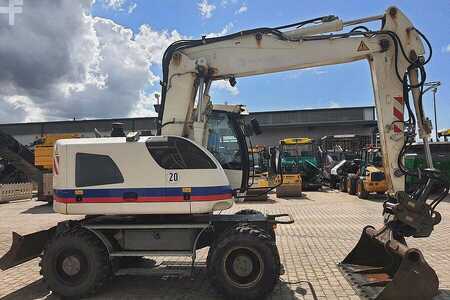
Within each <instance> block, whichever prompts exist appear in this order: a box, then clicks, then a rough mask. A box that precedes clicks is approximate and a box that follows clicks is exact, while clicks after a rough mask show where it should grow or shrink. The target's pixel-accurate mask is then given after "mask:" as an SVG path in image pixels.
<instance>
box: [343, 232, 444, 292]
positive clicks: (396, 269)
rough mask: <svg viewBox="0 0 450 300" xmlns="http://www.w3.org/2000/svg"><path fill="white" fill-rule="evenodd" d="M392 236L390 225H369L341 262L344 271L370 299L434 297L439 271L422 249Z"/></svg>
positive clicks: (353, 283) (356, 287)
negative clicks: (432, 266)
mask: <svg viewBox="0 0 450 300" xmlns="http://www.w3.org/2000/svg"><path fill="white" fill-rule="evenodd" d="M392 236H393V234H392V232H391V231H390V230H389V229H388V228H386V227H383V228H382V229H380V230H378V231H377V230H375V228H374V227H372V226H367V227H365V228H364V230H363V233H362V235H361V238H360V239H359V241H358V243H357V244H356V246H355V248H354V249H353V250H352V251H351V252H350V253H349V254H348V255H347V257H346V258H345V259H344V260H343V261H342V262H341V263H339V267H340V269H341V271H342V272H343V273H344V275H345V277H346V278H347V280H349V282H350V283H351V285H352V286H353V287H354V288H355V289H356V290H357V292H358V293H359V294H360V295H361V296H363V297H365V298H368V299H376V300H389V299H396V300H397V299H399V300H406V299H408V300H419V299H420V300H426V299H432V298H433V297H434V296H436V295H437V294H438V289H439V280H438V277H437V275H436V273H435V271H434V270H433V269H432V268H431V267H430V266H429V265H428V263H427V262H426V261H425V259H424V258H423V255H422V252H421V251H420V250H418V249H415V248H408V246H407V245H406V242H405V241H404V239H403V238H399V239H393V238H392Z"/></svg>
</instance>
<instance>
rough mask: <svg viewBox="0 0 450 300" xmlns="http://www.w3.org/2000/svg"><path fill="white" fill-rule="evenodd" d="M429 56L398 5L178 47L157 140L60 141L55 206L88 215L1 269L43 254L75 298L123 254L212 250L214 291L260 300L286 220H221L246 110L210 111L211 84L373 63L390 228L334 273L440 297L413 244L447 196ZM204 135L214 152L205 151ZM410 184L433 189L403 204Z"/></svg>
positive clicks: (46, 272)
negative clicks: (435, 158) (430, 112)
mask: <svg viewBox="0 0 450 300" xmlns="http://www.w3.org/2000/svg"><path fill="white" fill-rule="evenodd" d="M371 22H379V23H380V24H381V26H380V29H377V30H371V29H369V28H368V27H367V26H368V25H367V24H368V23H371ZM423 42H425V43H426V45H427V46H428V48H429V52H428V55H426V52H425V49H424V45H423ZM430 58H431V45H430V43H429V42H428V40H427V39H426V38H425V36H424V35H423V34H422V33H421V32H420V31H419V30H418V29H417V28H415V27H414V25H413V24H412V23H411V21H410V20H409V19H408V18H407V17H406V16H405V15H404V14H403V13H402V12H401V11H400V10H399V9H398V8H396V7H390V8H388V9H387V10H386V12H385V13H384V14H382V15H378V16H372V17H367V18H362V19H356V20H351V21H342V20H341V19H339V18H338V17H335V16H324V17H319V18H315V19H311V20H307V21H302V22H298V23H294V24H288V25H285V26H279V27H274V28H271V27H263V28H256V29H251V30H245V31H241V32H238V33H234V34H231V35H226V36H221V37H215V38H206V37H202V38H201V39H199V40H181V41H177V42H175V43H173V44H172V45H170V46H169V47H168V48H167V50H166V51H165V54H164V56H163V62H162V67H163V80H162V82H161V84H162V91H161V96H162V97H161V107H160V111H159V115H158V121H159V130H158V136H150V137H144V136H138V135H130V136H127V137H121V138H107V139H77V140H61V141H58V142H57V144H56V146H55V156H54V159H55V163H56V164H57V165H58V166H59V168H58V170H59V175H58V174H55V177H54V188H55V195H56V199H55V202H54V209H55V211H56V212H59V213H65V214H86V215H87V217H86V218H85V219H82V220H80V221H66V222H62V223H59V224H58V225H57V226H55V227H52V228H50V229H48V230H44V231H41V232H37V233H34V234H31V235H25V236H20V235H18V234H17V233H14V234H13V245H12V247H11V250H10V251H9V252H8V253H7V254H6V255H5V256H4V257H3V258H2V259H1V261H0V265H1V267H2V269H6V268H9V267H12V266H15V265H17V264H20V263H22V262H24V261H27V260H29V259H32V258H34V257H37V256H39V255H41V256H42V261H41V268H42V274H43V278H44V281H45V282H46V283H47V284H48V285H49V287H50V289H51V290H53V291H54V292H56V293H59V294H62V295H63V296H72V297H79V296H83V295H86V294H88V293H90V292H92V291H93V290H94V289H95V288H96V287H98V286H100V285H101V284H102V283H103V282H104V281H105V280H106V278H107V277H108V276H109V275H110V274H111V272H113V269H114V266H115V265H116V264H115V263H114V262H115V261H116V260H117V259H120V258H121V257H125V256H157V255H192V258H193V259H195V252H196V250H197V249H200V248H203V247H206V246H210V249H209V255H208V258H207V270H208V274H209V279H210V280H211V281H212V284H213V286H215V287H216V288H217V289H218V290H219V291H221V292H222V293H224V294H225V295H226V296H227V297H228V298H232V299H261V298H263V297H264V296H266V295H267V294H268V293H270V292H271V291H272V290H273V288H274V286H275V284H276V283H277V281H278V278H279V273H280V270H281V269H282V268H281V267H280V260H279V255H278V251H277V248H276V244H275V239H276V236H275V231H274V227H275V226H274V225H276V223H279V222H282V221H278V220H280V219H279V218H278V216H270V215H263V214H260V213H258V212H249V211H244V212H240V213H238V214H234V215H232V214H213V212H214V211H222V210H225V209H227V208H229V207H230V206H231V205H233V199H235V198H237V197H242V195H243V193H245V190H246V189H247V184H248V166H246V165H245V161H247V162H248V151H247V149H248V147H247V145H246V144H245V139H243V138H242V135H241V134H240V133H242V130H241V129H240V126H239V123H238V122H236V121H234V120H235V116H236V114H239V113H235V112H233V111H229V110H227V109H226V107H223V109H222V110H220V109H219V110H218V109H217V108H216V109H214V108H215V107H214V106H213V105H212V103H211V100H210V96H209V90H210V87H211V83H212V82H213V81H215V80H224V79H225V80H229V82H230V84H231V85H234V84H236V78H239V77H244V76H252V75H258V74H267V73H273V72H280V71H287V70H296V69H304V68H310V67H315V66H325V65H332V64H342V63H348V62H353V61H358V60H366V61H368V62H369V66H370V72H371V75H372V81H373V89H374V99H375V105H376V109H377V117H378V129H379V132H380V142H381V149H382V152H383V162H384V166H385V172H386V181H387V185H388V195H389V197H388V200H387V201H386V202H385V203H384V204H383V216H384V225H383V226H382V227H381V228H378V229H376V228H374V227H372V226H367V227H366V228H364V230H363V233H362V236H361V238H360V240H359V242H358V244H357V245H356V247H355V248H354V249H353V250H352V252H351V253H350V254H349V255H348V256H347V257H346V258H345V259H344V260H343V261H342V262H340V263H339V266H340V268H341V270H342V271H343V272H344V274H345V275H346V276H347V277H348V278H350V279H351V280H350V281H351V283H352V284H353V285H355V288H357V289H358V291H360V292H361V294H362V295H364V296H366V297H369V298H376V299H431V298H432V297H433V296H435V295H436V294H437V293H438V285H439V283H438V278H437V276H436V273H435V272H434V270H433V269H432V268H431V267H430V266H429V265H428V264H427V263H426V262H425V260H424V258H423V256H422V253H421V251H420V250H418V249H415V248H409V247H408V246H407V245H406V241H405V238H407V237H415V238H425V237H428V236H430V235H431V233H432V231H433V228H434V225H436V224H438V223H439V222H440V219H441V218H440V214H439V213H438V212H437V211H436V207H437V205H438V204H439V202H440V201H441V200H442V199H443V197H445V196H446V195H447V193H448V186H445V188H443V190H442V193H441V194H440V195H439V196H438V197H437V198H434V199H430V197H429V194H430V188H431V186H432V185H433V184H434V182H436V181H440V180H441V177H440V174H439V172H438V171H436V170H435V169H434V168H433V162H432V159H431V155H430V151H429V144H428V141H429V136H430V132H431V123H430V121H429V120H428V119H427V118H426V117H425V115H424V110H423V106H422V89H423V84H424V82H425V80H426V72H425V65H426V64H427V63H428V62H429V61H430ZM218 111H219V112H218ZM405 116H407V118H405ZM211 122H213V123H214V124H215V125H214V126H212V125H211ZM208 124H209V125H208ZM256 127H257V126H256ZM417 130H418V134H419V137H420V138H421V139H422V140H423V144H424V149H425V154H426V158H427V168H426V169H423V170H421V172H420V174H416V173H414V172H415V171H411V170H408V169H406V168H405V167H404V165H403V154H404V153H405V151H406V150H407V148H408V146H409V145H410V144H411V143H412V142H413V141H414V140H415V136H416V131H417ZM236 132H237V133H238V134H236ZM210 138H213V139H214V140H215V141H217V143H220V145H219V147H211V144H210V143H209V142H208V141H210ZM233 144H234V145H233ZM243 146H244V147H243ZM243 153H246V154H245V155H244V154H243ZM245 157H247V158H245ZM279 160H280V159H278V161H279ZM243 162H244V163H243ZM105 170H107V172H105ZM97 172H99V174H98V173H97ZM94 174H98V175H101V176H94ZM406 174H408V175H415V176H419V175H420V176H421V177H422V178H425V179H426V180H423V184H422V185H421V186H419V187H418V189H417V190H415V191H414V192H413V193H409V194H408V193H406V192H405V191H404V181H405V180H404V178H405V175H406ZM285 222H286V223H288V222H292V221H291V220H289V218H288V217H287V220H286V221H285Z"/></svg>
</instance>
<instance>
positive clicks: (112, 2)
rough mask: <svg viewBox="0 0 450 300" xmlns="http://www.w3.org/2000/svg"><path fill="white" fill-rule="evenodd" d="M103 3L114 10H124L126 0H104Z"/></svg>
mask: <svg viewBox="0 0 450 300" xmlns="http://www.w3.org/2000/svg"><path fill="white" fill-rule="evenodd" d="M103 3H104V4H105V6H107V7H108V8H111V9H114V10H123V6H124V5H125V0H103Z"/></svg>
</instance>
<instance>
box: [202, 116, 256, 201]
mask: <svg viewBox="0 0 450 300" xmlns="http://www.w3.org/2000/svg"><path fill="white" fill-rule="evenodd" d="M237 118H238V116H237V115H236V114H233V113H229V112H224V111H213V112H212V113H211V114H210V115H209V116H208V124H207V128H208V143H207V149H208V151H210V152H211V153H212V155H214V157H215V158H216V159H217V160H218V161H219V162H220V164H221V166H222V168H223V169H224V171H225V174H226V175H227V177H228V180H229V182H230V185H231V187H232V189H233V190H238V191H239V192H241V193H243V192H245V191H246V190H247V184H248V176H249V157H248V150H247V149H248V147H247V142H246V139H245V136H244V133H243V131H242V128H241V126H240V124H239V121H238V120H237Z"/></svg>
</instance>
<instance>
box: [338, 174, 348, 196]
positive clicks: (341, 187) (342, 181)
mask: <svg viewBox="0 0 450 300" xmlns="http://www.w3.org/2000/svg"><path fill="white" fill-rule="evenodd" d="M339 191H341V192H344V193H347V177H344V176H343V177H342V178H341V179H340V181H339Z"/></svg>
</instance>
